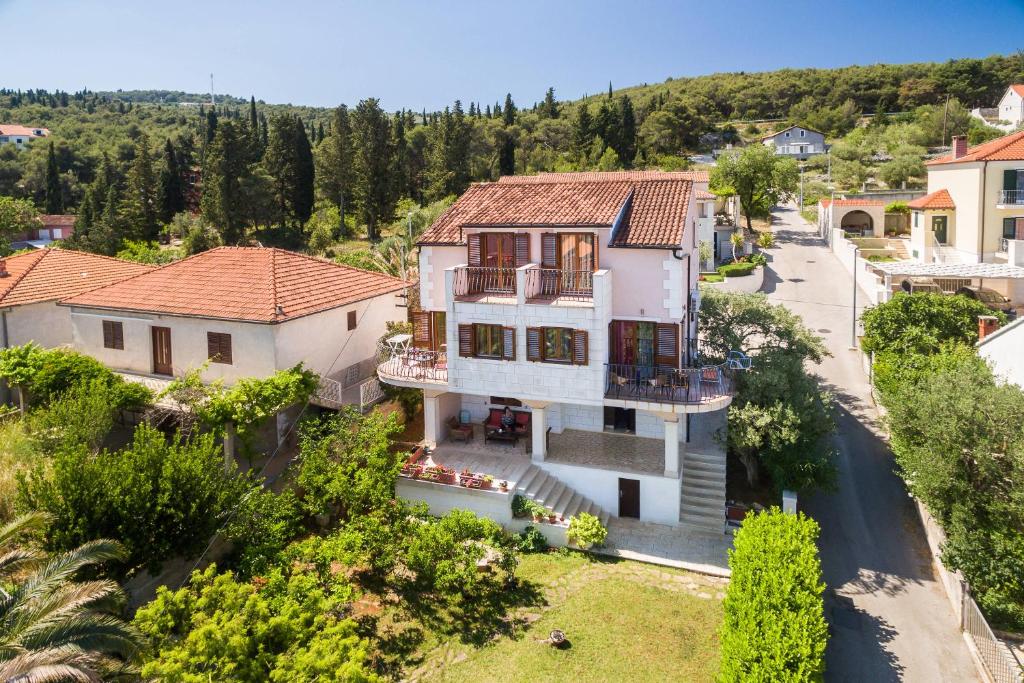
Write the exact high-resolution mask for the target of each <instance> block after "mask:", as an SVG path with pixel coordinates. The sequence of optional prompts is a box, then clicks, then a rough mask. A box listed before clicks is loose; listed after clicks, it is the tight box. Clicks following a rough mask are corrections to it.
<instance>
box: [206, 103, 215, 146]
mask: <svg viewBox="0 0 1024 683" xmlns="http://www.w3.org/2000/svg"><path fill="white" fill-rule="evenodd" d="M216 135H217V111H216V110H215V109H213V108H211V109H210V111H208V112H207V113H206V144H207V145H209V144H210V143H211V142H213V138H214V136H216Z"/></svg>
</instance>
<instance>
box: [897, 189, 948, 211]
mask: <svg viewBox="0 0 1024 683" xmlns="http://www.w3.org/2000/svg"><path fill="white" fill-rule="evenodd" d="M907 206H909V207H910V208H911V209H955V208H956V204H954V203H953V198H952V197H951V196H949V190H947V189H945V188H943V189H941V190H936V191H935V192H932V193H931V194H926V195H925V196H923V197H918V198H917V199H914V200H911V201H909V202H907Z"/></svg>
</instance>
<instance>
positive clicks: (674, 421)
mask: <svg viewBox="0 0 1024 683" xmlns="http://www.w3.org/2000/svg"><path fill="white" fill-rule="evenodd" d="M663 420H664V421H665V476H666V477H671V478H673V479H678V478H679V416H678V415H673V416H672V417H671V418H669V417H665V418H663Z"/></svg>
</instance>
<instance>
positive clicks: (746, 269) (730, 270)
mask: <svg viewBox="0 0 1024 683" xmlns="http://www.w3.org/2000/svg"><path fill="white" fill-rule="evenodd" d="M754 268H757V264H756V263H751V262H749V261H748V262H745V263H743V262H741V263H726V264H724V265H721V266H718V273H719V275H721V276H723V277H744V276H746V275H750V274H751V273H752V272H754Z"/></svg>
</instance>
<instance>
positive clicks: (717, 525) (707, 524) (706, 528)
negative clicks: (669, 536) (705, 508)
mask: <svg viewBox="0 0 1024 683" xmlns="http://www.w3.org/2000/svg"><path fill="white" fill-rule="evenodd" d="M679 526H681V527H683V528H684V529H686V528H689V529H693V530H694V531H701V532H705V533H715V534H722V533H725V521H724V520H718V521H710V520H708V521H704V520H688V519H682V518H680V520H679Z"/></svg>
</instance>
